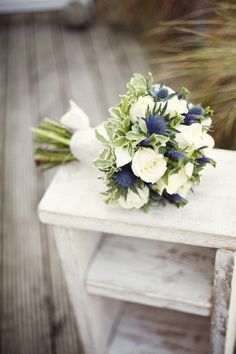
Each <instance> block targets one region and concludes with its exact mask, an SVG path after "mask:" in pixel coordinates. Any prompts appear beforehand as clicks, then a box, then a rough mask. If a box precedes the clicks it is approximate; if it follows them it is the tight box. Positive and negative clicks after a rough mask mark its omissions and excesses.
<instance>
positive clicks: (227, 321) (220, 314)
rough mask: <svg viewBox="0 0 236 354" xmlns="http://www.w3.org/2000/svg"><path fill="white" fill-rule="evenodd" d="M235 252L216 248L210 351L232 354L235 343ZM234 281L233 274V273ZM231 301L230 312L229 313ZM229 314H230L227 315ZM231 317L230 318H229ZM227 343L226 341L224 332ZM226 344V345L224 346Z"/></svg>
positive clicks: (215, 353) (216, 353) (214, 353)
mask: <svg viewBox="0 0 236 354" xmlns="http://www.w3.org/2000/svg"><path fill="white" fill-rule="evenodd" d="M234 262H235V252H233V251H230V250H224V249H221V250H218V251H217V253H216V262H215V278H214V288H213V299H212V303H213V307H212V321H211V353H212V354H222V353H224V354H233V353H234V345H235V323H236V314H235V313H234V312H233V311H234V308H235V304H234V303H235V297H233V296H235V284H234V290H233V292H232V293H231V290H232V279H233V271H234V267H235V263H234ZM234 282H235V275H234ZM230 302H231V313H230ZM229 315H230V316H229ZM230 317H231V318H230ZM227 333H228V336H227V343H226V334H227ZM226 344H227V346H226Z"/></svg>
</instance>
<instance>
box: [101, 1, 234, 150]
mask: <svg viewBox="0 0 236 354" xmlns="http://www.w3.org/2000/svg"><path fill="white" fill-rule="evenodd" d="M100 5H102V6H100V10H101V11H100V14H101V17H102V18H103V19H105V20H106V21H107V22H108V23H109V24H111V25H112V26H116V27H117V26H118V27H121V28H125V29H129V30H132V31H135V32H137V33H138V35H139V37H141V34H144V43H145V45H146V46H147V49H148V52H149V54H150V57H151V69H152V72H153V74H154V77H155V79H156V80H164V81H165V83H167V84H169V85H172V86H173V87H174V88H176V89H177V88H179V87H182V86H186V87H188V88H189V89H190V91H191V92H192V94H191V96H190V99H192V100H193V101H194V102H196V103H198V102H201V103H202V104H203V105H205V106H207V105H210V106H212V107H213V109H214V111H215V115H214V131H213V132H212V135H214V138H215V140H216V145H217V147H221V148H226V149H236V110H235V108H236V107H235V106H236V4H235V0H231V1H230V0H227V1H224V2H222V1H220V0H219V1H216V0H205V1H203V0H198V1H194V0H193V1H189V0H149V1H144V0H126V1H117V0H101V1H100Z"/></svg>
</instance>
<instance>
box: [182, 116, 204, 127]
mask: <svg viewBox="0 0 236 354" xmlns="http://www.w3.org/2000/svg"><path fill="white" fill-rule="evenodd" d="M199 118H200V116H197V115H196V114H191V113H188V114H186V116H185V117H184V121H183V123H184V124H186V125H190V124H193V123H196V122H198V121H199Z"/></svg>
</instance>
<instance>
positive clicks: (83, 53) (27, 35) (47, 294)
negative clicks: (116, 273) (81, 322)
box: [0, 13, 148, 354]
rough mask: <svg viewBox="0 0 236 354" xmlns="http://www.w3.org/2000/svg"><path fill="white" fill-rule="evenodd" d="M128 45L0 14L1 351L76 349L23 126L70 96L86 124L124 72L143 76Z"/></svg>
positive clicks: (143, 67) (40, 182)
mask: <svg viewBox="0 0 236 354" xmlns="http://www.w3.org/2000/svg"><path fill="white" fill-rule="evenodd" d="M147 70H148V68H147V61H146V58H145V57H144V54H143V51H142V49H141V48H140V46H139V44H138V43H137V41H136V40H135V39H134V38H132V37H129V36H128V35H125V34H122V33H118V32H115V33H114V32H112V31H111V30H109V29H107V28H105V27H102V26H100V25H95V26H93V27H91V28H89V29H87V30H84V31H75V30H73V31H72V30H70V29H68V28H66V27H65V26H64V25H63V22H62V20H61V17H60V14H58V13H51V14H47V13H44V14H37V15H31V14H27V15H14V16H13V15H11V16H1V17H0V198H1V199H0V249H1V256H0V261H1V266H0V270H1V274H0V287H1V288H0V319H1V331H0V340H1V343H0V351H1V353H4V354H39V353H42V354H48V353H50V354H75V353H76V354H77V353H80V352H81V349H80V344H79V338H78V335H77V330H76V327H75V320H74V315H73V313H72V310H71V307H70V304H69V302H68V297H67V292H66V288H65V284H64V279H63V275H62V271H61V267H60V262H59V259H58V254H57V251H56V249H55V244H54V240H53V237H52V236H53V235H52V230H51V229H49V228H48V229H46V228H45V227H44V226H43V225H40V223H39V222H38V217H37V212H36V209H37V204H38V202H39V200H40V198H41V196H42V195H43V192H44V190H45V188H46V185H47V184H48V182H49V180H50V178H51V176H52V174H46V175H42V174H41V173H40V172H39V171H37V170H36V169H35V167H34V165H33V156H32V151H33V145H32V141H31V139H32V137H31V135H30V133H29V130H28V128H29V126H30V125H35V124H36V123H37V122H38V121H39V119H40V117H41V118H42V117H43V116H45V115H47V116H50V117H53V118H59V117H60V116H61V115H62V113H63V112H65V110H66V109H67V107H68V99H69V98H73V99H74V100H75V101H76V102H78V104H80V105H81V106H82V108H83V109H84V110H85V111H86V112H87V113H88V114H89V115H90V117H91V119H92V122H93V124H96V123H98V122H99V121H101V120H103V119H105V118H106V117H107V113H106V112H107V108H108V107H109V106H111V105H112V104H114V103H115V102H116V101H117V98H118V94H119V93H121V92H122V91H123V90H124V88H125V82H126V81H127V80H128V79H129V77H130V75H131V73H132V72H135V71H139V72H143V73H146V72H147Z"/></svg>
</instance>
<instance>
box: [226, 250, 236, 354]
mask: <svg viewBox="0 0 236 354" xmlns="http://www.w3.org/2000/svg"><path fill="white" fill-rule="evenodd" d="M235 299H236V252H234V269H233V275H232V282H231V295H230V304H229V317H228V327H227V332H226V342H225V354H230V353H235V346H236V301H235Z"/></svg>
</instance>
